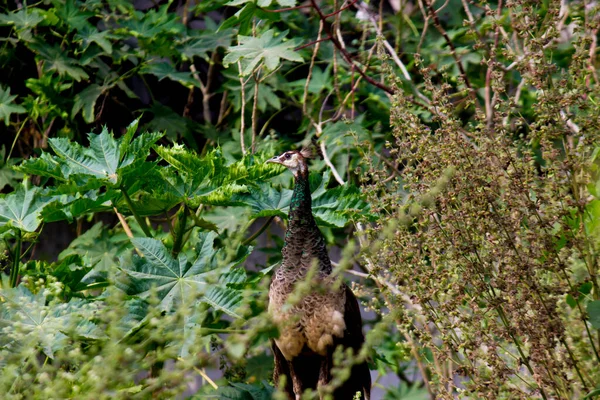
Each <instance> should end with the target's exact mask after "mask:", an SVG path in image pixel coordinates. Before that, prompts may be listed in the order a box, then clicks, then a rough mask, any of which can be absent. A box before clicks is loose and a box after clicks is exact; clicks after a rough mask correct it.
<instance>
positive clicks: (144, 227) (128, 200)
mask: <svg viewBox="0 0 600 400" xmlns="http://www.w3.org/2000/svg"><path fill="white" fill-rule="evenodd" d="M121 193H123V197H124V198H125V202H126V203H127V206H128V207H129V209H130V210H131V213H132V214H133V217H134V218H135V220H136V221H137V223H138V224H139V225H140V228H142V231H144V234H145V235H146V236H147V237H150V238H151V237H152V234H151V233H150V228H149V227H148V224H147V223H146V221H145V220H144V219H143V218H142V217H140V216H139V215H138V213H137V212H136V211H135V208H134V207H133V201H131V197H129V195H128V194H127V190H125V188H124V187H123V186H121Z"/></svg>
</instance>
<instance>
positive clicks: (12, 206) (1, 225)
mask: <svg viewBox="0 0 600 400" xmlns="http://www.w3.org/2000/svg"><path fill="white" fill-rule="evenodd" d="M51 200H52V199H51V198H48V197H46V196H44V195H42V194H41V191H40V189H39V188H38V187H36V186H33V187H30V185H29V182H27V181H25V182H23V184H22V185H20V186H19V187H17V190H15V191H14V192H12V193H10V194H7V195H5V196H4V197H2V198H0V232H4V231H6V230H8V229H10V228H16V229H19V230H21V231H23V232H35V230H36V229H37V228H38V227H39V226H40V223H41V222H42V220H41V218H40V213H41V212H42V209H43V208H44V207H45V206H46V205H47V204H48V203H49V202H50V201H51Z"/></svg>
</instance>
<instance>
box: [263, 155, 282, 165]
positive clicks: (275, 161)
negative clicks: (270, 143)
mask: <svg viewBox="0 0 600 400" xmlns="http://www.w3.org/2000/svg"><path fill="white" fill-rule="evenodd" d="M266 163H273V164H281V162H280V161H279V157H277V156H275V157H273V158H269V159H268V160H267V161H265V164H266Z"/></svg>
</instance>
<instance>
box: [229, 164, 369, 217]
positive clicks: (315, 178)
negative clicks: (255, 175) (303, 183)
mask: <svg viewBox="0 0 600 400" xmlns="http://www.w3.org/2000/svg"><path fill="white" fill-rule="evenodd" d="M310 180H311V188H312V189H313V190H312V211H313V215H314V217H315V219H316V221H317V223H318V224H319V225H322V226H328V227H338V228H341V227H343V226H344V225H346V224H347V223H348V221H350V220H351V219H352V218H355V217H358V216H359V215H361V216H364V215H366V213H367V212H368V204H367V203H366V202H365V201H364V200H362V198H361V195H360V190H359V189H358V188H357V187H356V186H353V185H351V184H345V185H343V186H337V187H335V188H333V189H326V188H327V185H328V183H329V175H328V174H325V175H323V176H319V175H311V177H310ZM291 198H292V190H290V189H284V188H282V189H275V188H273V187H272V186H270V185H267V184H264V183H259V184H257V185H255V186H253V187H252V186H251V187H249V188H248V193H244V194H240V195H236V196H234V200H235V202H236V204H244V205H246V206H249V207H250V208H251V210H252V218H259V217H271V216H280V217H287V214H288V212H289V205H290V200H291Z"/></svg>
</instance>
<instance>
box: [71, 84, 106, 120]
mask: <svg viewBox="0 0 600 400" xmlns="http://www.w3.org/2000/svg"><path fill="white" fill-rule="evenodd" d="M103 93H104V88H103V87H102V86H99V85H96V84H95V83H94V84H92V85H90V86H88V87H86V88H85V89H83V90H82V91H81V92H79V93H78V94H76V95H75V102H74V103H73V109H72V110H71V118H75V116H76V115H77V113H79V111H81V110H82V109H83V113H82V114H83V120H84V121H85V122H87V123H88V124H91V123H92V122H94V119H95V116H96V115H95V114H94V109H95V107H96V101H97V100H98V97H100V95H102V94H103Z"/></svg>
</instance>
